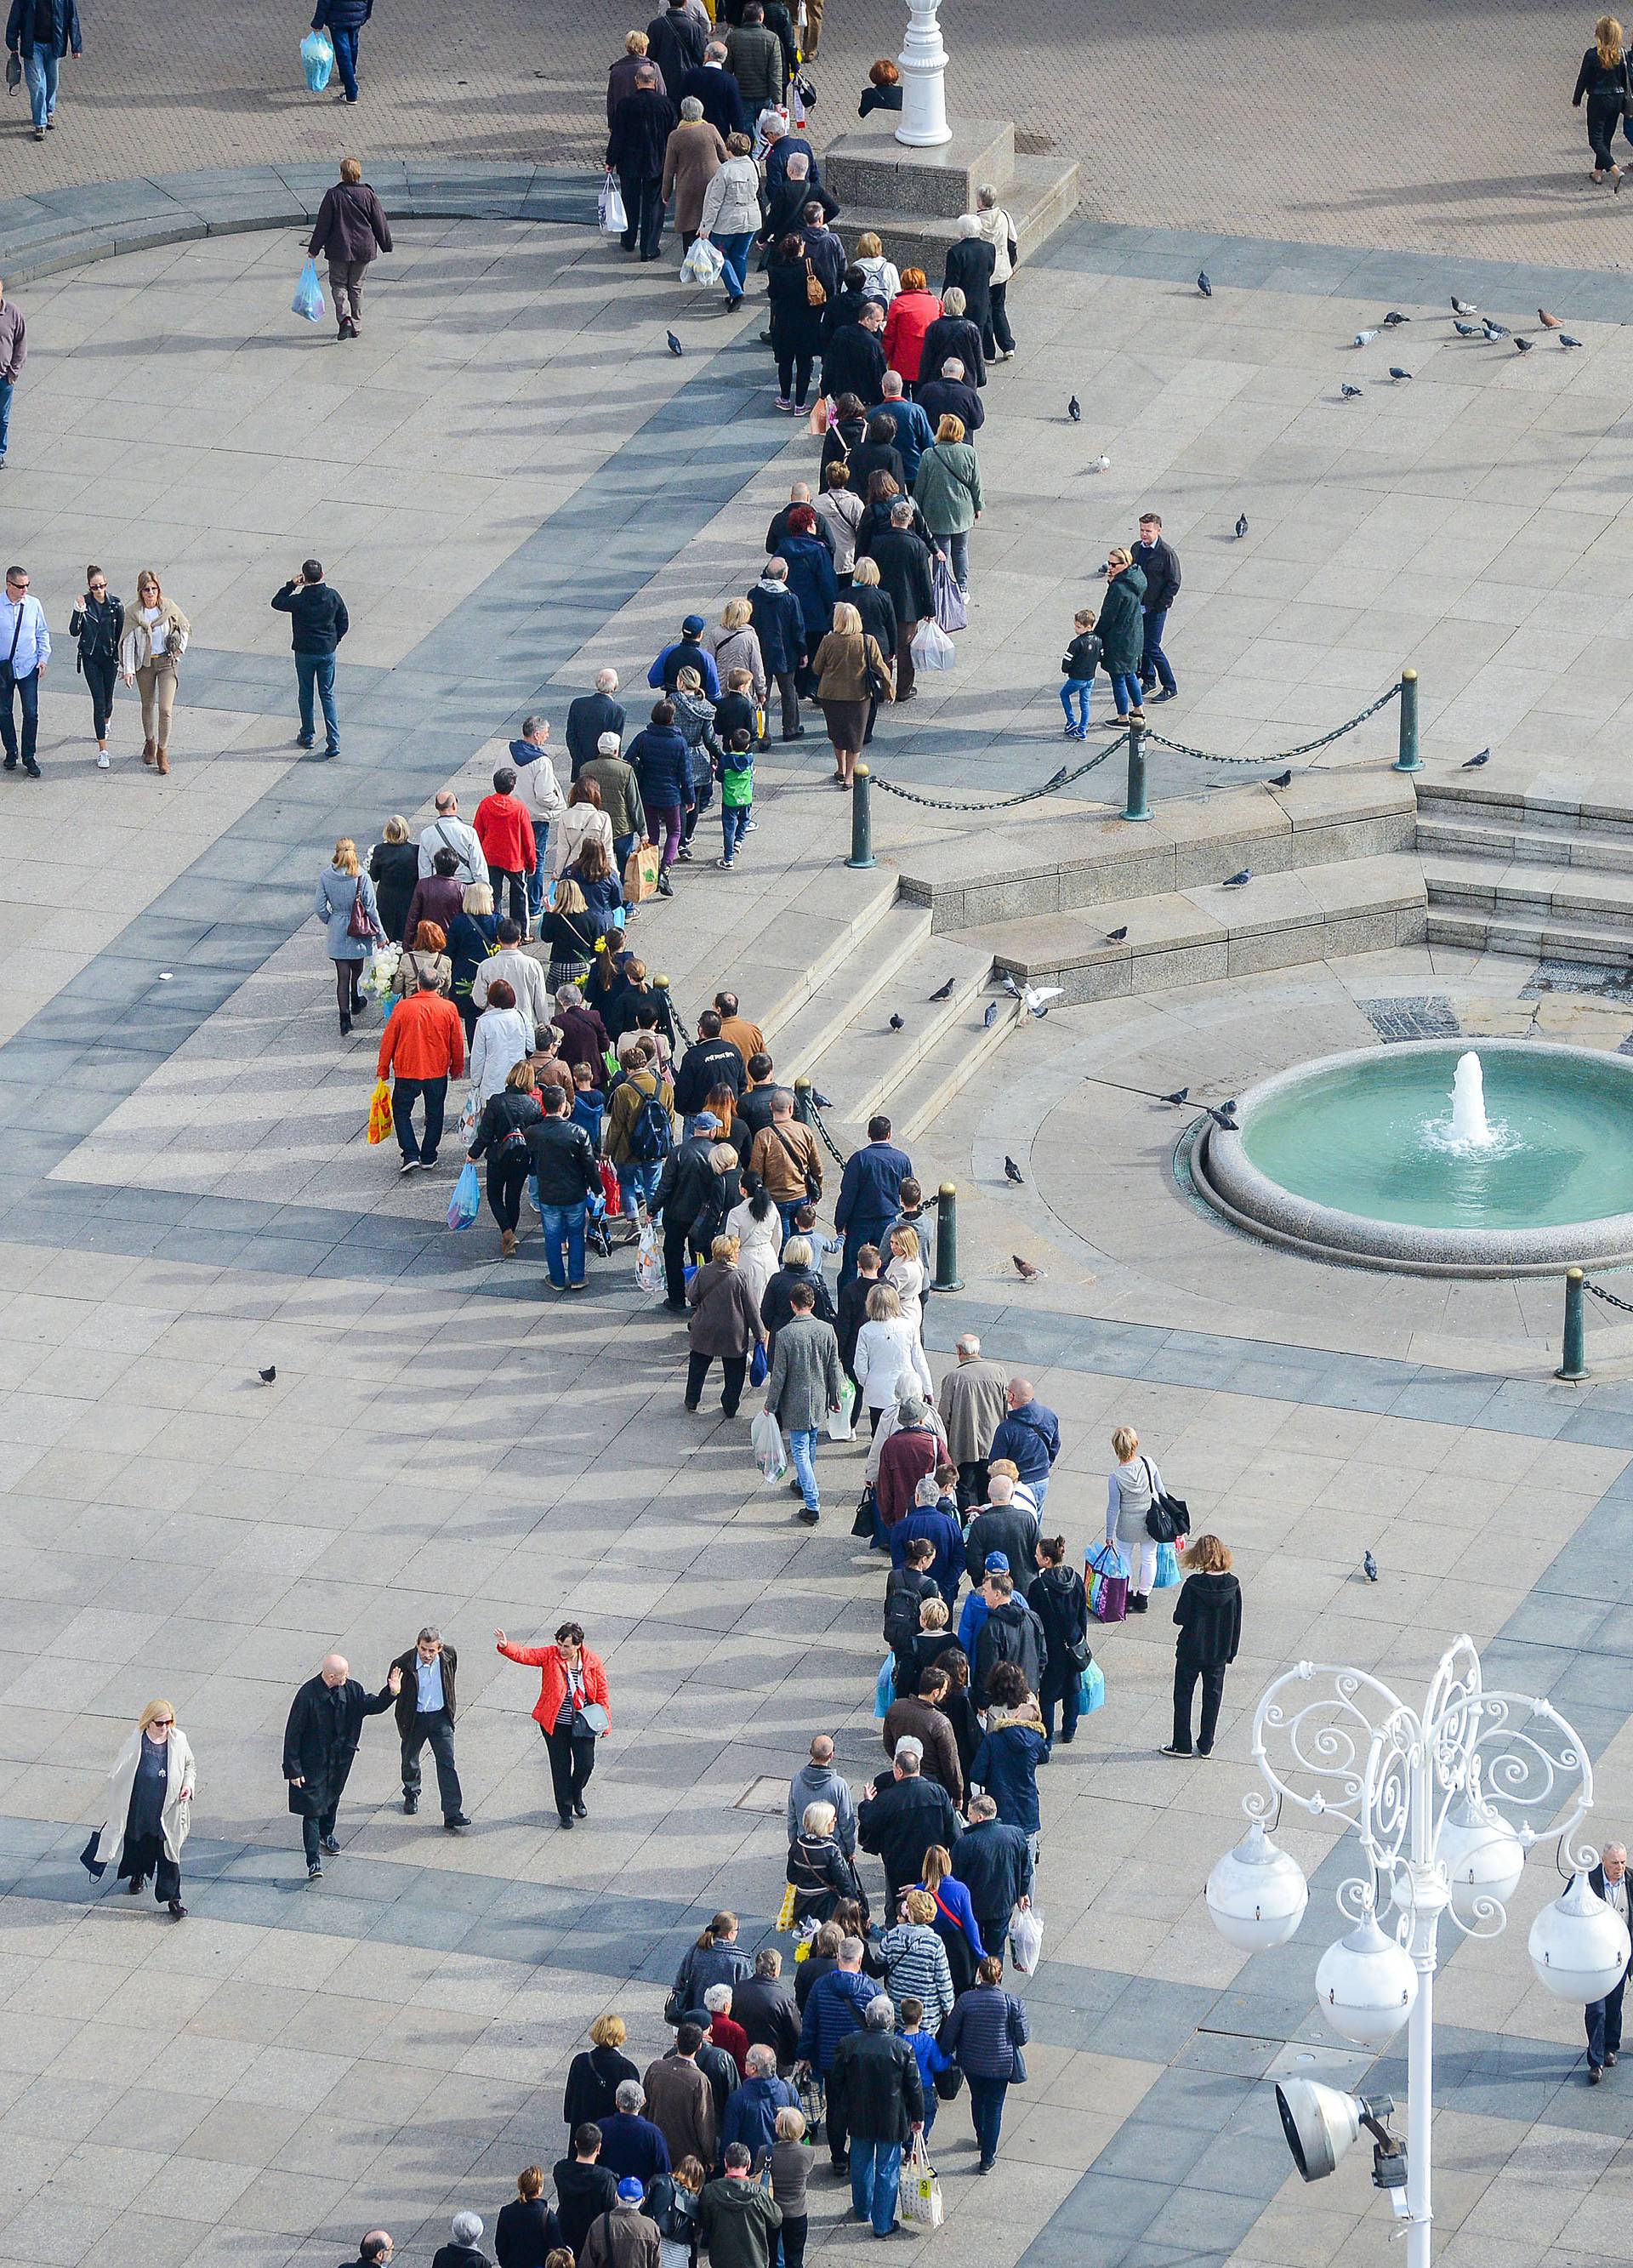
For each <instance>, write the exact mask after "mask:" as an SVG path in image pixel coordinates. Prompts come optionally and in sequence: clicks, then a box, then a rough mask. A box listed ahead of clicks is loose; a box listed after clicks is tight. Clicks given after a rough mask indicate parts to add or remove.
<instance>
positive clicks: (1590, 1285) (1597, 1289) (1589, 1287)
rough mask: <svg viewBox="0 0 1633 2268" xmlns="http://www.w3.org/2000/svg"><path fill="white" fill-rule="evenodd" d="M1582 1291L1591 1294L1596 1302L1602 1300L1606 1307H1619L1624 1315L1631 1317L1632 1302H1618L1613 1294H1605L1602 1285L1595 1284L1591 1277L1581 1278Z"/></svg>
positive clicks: (1632, 1311)
mask: <svg viewBox="0 0 1633 2268" xmlns="http://www.w3.org/2000/svg"><path fill="white" fill-rule="evenodd" d="M1582 1289H1583V1290H1584V1291H1585V1292H1592V1293H1593V1297H1594V1298H1595V1299H1596V1300H1603V1301H1604V1303H1605V1305H1606V1306H1607V1307H1620V1308H1621V1310H1622V1314H1624V1315H1633V1300H1618V1299H1617V1297H1616V1295H1615V1292H1607V1291H1606V1289H1605V1287H1604V1285H1602V1284H1596V1283H1595V1282H1594V1281H1593V1278H1592V1277H1591V1276H1585V1277H1584V1278H1582Z"/></svg>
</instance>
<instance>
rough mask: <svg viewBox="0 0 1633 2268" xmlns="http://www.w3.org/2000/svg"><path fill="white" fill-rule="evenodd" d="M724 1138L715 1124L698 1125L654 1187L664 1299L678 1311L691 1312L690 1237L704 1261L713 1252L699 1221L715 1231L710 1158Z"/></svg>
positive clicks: (696, 1254) (670, 1158) (679, 1145)
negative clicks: (707, 1246) (661, 1244)
mask: <svg viewBox="0 0 1633 2268" xmlns="http://www.w3.org/2000/svg"><path fill="white" fill-rule="evenodd" d="M719 1139H720V1136H719V1133H718V1132H717V1130H716V1128H715V1127H714V1126H713V1125H712V1123H711V1124H710V1125H706V1126H702V1127H700V1126H699V1125H697V1124H694V1125H693V1127H692V1129H691V1131H690V1132H689V1133H688V1136H687V1138H686V1139H685V1141H684V1142H679V1143H677V1144H676V1145H675V1146H674V1148H673V1150H671V1152H669V1155H668V1156H667V1157H666V1159H665V1160H664V1169H663V1171H662V1173H661V1174H659V1175H658V1187H657V1188H656V1189H654V1190H653V1192H652V1202H651V1211H652V1212H653V1213H654V1214H656V1215H659V1216H661V1218H662V1220H663V1224H664V1289H665V1292H666V1294H667V1296H666V1299H665V1300H664V1305H665V1307H667V1308H668V1310H669V1312H670V1314H672V1315H685V1314H690V1312H691V1310H690V1309H689V1308H688V1306H687V1304H686V1248H687V1244H688V1240H690V1241H691V1243H692V1247H693V1256H694V1257H695V1258H696V1259H698V1260H700V1261H702V1260H706V1259H707V1258H708V1257H709V1255H708V1253H707V1251H706V1250H704V1249H703V1248H702V1243H701V1231H700V1232H699V1234H698V1235H697V1236H694V1235H693V1229H694V1226H695V1224H696V1223H698V1222H702V1224H703V1225H704V1226H707V1227H709V1228H710V1231H711V1233H712V1225H713V1221H714V1216H715V1210H716V1204H717V1192H716V1188H715V1181H716V1176H715V1169H714V1167H712V1166H711V1165H710V1162H709V1153H710V1151H711V1150H712V1149H713V1148H714V1146H715V1144H716V1143H717V1141H718V1140H719Z"/></svg>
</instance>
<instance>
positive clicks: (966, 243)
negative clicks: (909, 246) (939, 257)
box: [941, 213, 998, 333]
mask: <svg viewBox="0 0 1633 2268" xmlns="http://www.w3.org/2000/svg"><path fill="white" fill-rule="evenodd" d="M997 261H998V248H997V245H996V244H990V243H989V242H988V240H987V239H986V238H985V237H984V236H983V235H982V232H981V221H980V217H979V216H978V215H976V214H975V213H965V214H964V215H963V216H962V217H961V218H960V222H959V240H958V242H957V243H956V244H955V245H953V247H952V248H951V249H950V250H949V252H948V254H947V265H946V272H945V275H944V276H943V277H942V279H941V297H942V300H943V303H944V304H945V300H946V296H947V293H948V291H961V292H962V293H963V294H964V313H966V314H967V316H968V317H969V319H970V320H971V322H972V323H974V324H975V326H976V328H977V329H978V330H979V331H981V332H982V333H984V332H986V331H987V330H988V329H989V328H990V326H991V322H992V271H993V269H995V268H996V267H997Z"/></svg>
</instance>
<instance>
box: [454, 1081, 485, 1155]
mask: <svg viewBox="0 0 1633 2268" xmlns="http://www.w3.org/2000/svg"><path fill="white" fill-rule="evenodd" d="M481 1116H482V1105H481V1103H480V1102H479V1101H477V1099H476V1090H475V1088H474V1087H472V1089H471V1091H470V1093H469V1094H467V1096H466V1098H465V1101H464V1105H463V1107H462V1108H461V1109H460V1123H459V1137H460V1147H461V1148H463V1149H466V1150H468V1149H469V1148H470V1146H471V1144H472V1143H473V1142H474V1140H475V1139H476V1122H477V1120H478V1119H479V1118H480V1117H481Z"/></svg>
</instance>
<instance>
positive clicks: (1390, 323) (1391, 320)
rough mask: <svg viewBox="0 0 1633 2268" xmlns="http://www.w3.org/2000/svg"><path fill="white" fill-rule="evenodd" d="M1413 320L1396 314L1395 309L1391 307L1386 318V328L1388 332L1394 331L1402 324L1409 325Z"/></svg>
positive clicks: (1407, 316)
mask: <svg viewBox="0 0 1633 2268" xmlns="http://www.w3.org/2000/svg"><path fill="white" fill-rule="evenodd" d="M1411 320H1412V318H1411V317H1410V316H1409V315H1402V314H1399V313H1396V311H1395V309H1394V308H1393V307H1391V309H1390V310H1389V313H1387V315H1386V316H1385V317H1384V328H1385V329H1386V330H1387V331H1393V330H1394V329H1395V328H1397V327H1398V326H1399V325H1400V324H1401V323H1409V322H1410V321H1411Z"/></svg>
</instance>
